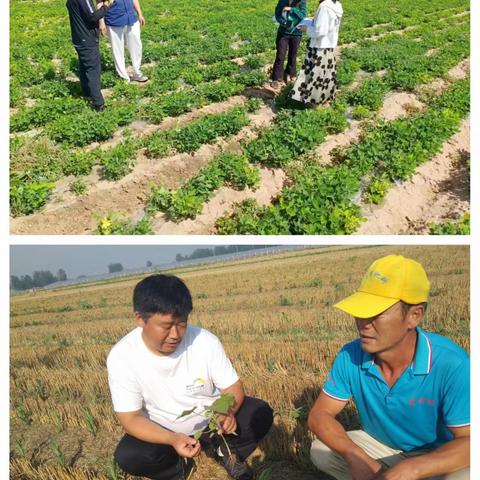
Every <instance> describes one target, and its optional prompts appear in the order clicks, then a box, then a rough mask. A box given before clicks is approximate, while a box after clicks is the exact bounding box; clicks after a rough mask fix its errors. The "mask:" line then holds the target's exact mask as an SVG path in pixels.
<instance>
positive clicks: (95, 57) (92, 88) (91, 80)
mask: <svg viewBox="0 0 480 480" xmlns="http://www.w3.org/2000/svg"><path fill="white" fill-rule="evenodd" d="M75 50H76V51H77V54H78V60H79V62H80V72H79V73H80V84H81V85H82V92H83V94H84V95H85V96H86V97H89V98H90V99H91V101H92V105H93V106H94V107H100V106H101V105H103V103H104V100H103V95H102V92H101V90H100V88H101V87H100V73H101V62H100V49H99V47H98V45H96V46H91V47H90V46H88V47H87V46H85V47H83V46H82V47H78V46H75Z"/></svg>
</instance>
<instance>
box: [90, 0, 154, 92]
mask: <svg viewBox="0 0 480 480" xmlns="http://www.w3.org/2000/svg"><path fill="white" fill-rule="evenodd" d="M144 25H145V18H144V17H143V15H142V10H141V8H140V2H139V0H115V2H114V3H113V5H112V7H111V8H110V9H109V10H108V12H107V13H106V15H105V19H104V20H103V19H102V20H101V21H100V31H101V32H102V33H103V34H106V35H108V38H109V40H110V44H111V46H112V54H113V61H114V63H115V69H116V70H117V73H118V75H119V76H120V77H121V78H123V79H124V80H126V81H127V82H129V81H130V80H133V81H136V82H142V83H143V82H146V81H147V80H148V77H147V76H146V75H143V73H142V71H141V64H142V40H141V38H140V26H142V27H143V26H144ZM125 43H126V44H127V49H128V52H129V53H130V58H131V59H132V67H133V75H132V77H130V76H129V75H128V73H127V69H126V67H125Z"/></svg>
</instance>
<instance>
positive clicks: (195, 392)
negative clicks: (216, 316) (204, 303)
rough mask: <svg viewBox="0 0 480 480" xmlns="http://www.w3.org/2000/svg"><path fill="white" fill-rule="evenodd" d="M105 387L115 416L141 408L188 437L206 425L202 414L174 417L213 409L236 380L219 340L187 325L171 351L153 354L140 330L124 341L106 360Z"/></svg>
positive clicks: (117, 345) (151, 417) (157, 421)
mask: <svg viewBox="0 0 480 480" xmlns="http://www.w3.org/2000/svg"><path fill="white" fill-rule="evenodd" d="M107 368H108V383H109V385H110V392H111V394H112V402H113V409H114V410H115V411H116V412H133V411H136V410H140V409H142V410H143V412H144V415H145V417H147V418H149V419H150V420H152V421H154V422H156V423H158V424H160V425H161V426H162V427H165V428H167V429H169V430H171V431H173V432H179V433H185V434H186V435H192V434H193V433H194V432H196V431H198V430H202V429H203V428H205V427H206V426H207V421H206V420H205V419H204V418H203V417H202V416H200V415H196V414H194V413H193V414H191V415H188V416H186V417H182V418H178V416H179V415H180V414H181V413H182V412H183V411H185V410H190V409H191V408H193V407H195V406H198V407H200V408H197V411H199V412H201V411H202V410H203V409H202V406H209V405H211V404H212V403H213V402H214V401H215V399H216V398H218V396H219V395H220V390H222V389H224V388H228V387H230V386H231V385H233V384H234V383H235V382H236V381H237V380H238V378H239V377H238V375H237V372H236V371H235V369H234V368H233V366H232V364H231V362H230V360H229V359H228V357H227V356H226V354H225V350H224V349H223V346H222V344H221V343H220V340H218V338H217V337H216V336H215V335H213V334H212V333H210V332H209V331H207V330H204V329H203V328H199V327H195V326H193V325H187V329H186V332H185V335H184V337H183V339H182V341H181V342H180V344H179V345H178V347H177V349H176V350H175V352H173V353H171V354H170V355H165V356H160V355H155V354H154V353H152V352H151V351H150V350H148V348H147V346H146V345H145V343H144V341H143V339H142V328H140V327H138V328H136V329H135V330H132V331H131V332H130V333H129V334H127V335H126V336H125V337H123V338H122V339H121V340H120V341H119V342H118V343H117V344H116V345H114V347H113V348H112V350H111V351H110V353H109V355H108V358H107Z"/></svg>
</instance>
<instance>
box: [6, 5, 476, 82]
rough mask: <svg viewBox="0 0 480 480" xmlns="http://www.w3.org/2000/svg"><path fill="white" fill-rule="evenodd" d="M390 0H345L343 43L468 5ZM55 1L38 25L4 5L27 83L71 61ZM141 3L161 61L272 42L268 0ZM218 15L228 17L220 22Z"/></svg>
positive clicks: (211, 59) (20, 9) (150, 51)
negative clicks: (258, 0) (251, 3)
mask: <svg viewBox="0 0 480 480" xmlns="http://www.w3.org/2000/svg"><path fill="white" fill-rule="evenodd" d="M395 3H396V4H395V5H393V4H391V3H390V2H389V3H387V2H383V4H382V7H381V8H378V9H371V5H369V4H368V2H367V1H365V0H363V1H358V2H355V4H352V5H350V4H349V2H348V1H347V2H346V5H345V10H346V12H347V13H349V14H347V15H345V18H344V21H343V25H342V40H343V41H344V42H347V43H348V42H352V41H357V40H359V39H361V38H362V37H364V36H365V29H366V28H369V29H371V32H372V33H379V32H382V31H388V30H389V29H398V28H404V27H405V26H410V25H415V24H418V23H421V22H425V21H428V20H432V19H439V18H442V16H445V15H453V14H455V13H460V12H462V11H464V10H466V9H468V2H466V1H465V0H449V1H448V2H445V1H443V2H441V1H440V0H436V1H431V2H428V1H426V0H420V1H418V2H416V3H415V5H411V2H409V1H408V0H402V1H400V2H395ZM62 7H63V5H60V4H58V3H56V2H53V3H52V4H48V5H43V4H42V6H41V14H43V15H44V18H43V19H42V20H43V21H42V29H37V30H34V29H32V28H31V27H30V25H34V24H35V20H34V18H32V17H33V15H32V11H31V10H30V9H28V8H26V6H25V5H24V4H22V3H21V2H15V3H14V4H13V5H12V35H13V36H14V38H15V39H16V41H15V42H14V43H13V44H12V48H11V62H12V74H13V77H14V78H16V79H17V80H16V81H17V82H18V83H19V84H20V85H23V86H26V85H32V84H35V83H38V82H41V81H43V80H45V79H46V78H52V77H55V76H56V75H57V74H58V75H60V76H66V75H67V74H68V73H69V72H71V71H72V70H74V69H75V60H74V57H73V52H72V48H71V47H70V45H69V38H68V37H69V31H68V24H67V22H63V21H61V20H63V19H60V12H62V16H63V8H62ZM314 8H315V6H314V5H311V6H310V10H311V13H313V10H314ZM143 9H144V13H145V16H146V18H147V19H148V20H149V22H148V26H147V28H145V29H144V31H143V33H142V36H143V40H144V59H145V62H150V61H155V62H158V63H159V64H162V65H164V64H165V63H167V61H171V60H173V59H176V58H177V57H178V56H179V52H182V56H184V57H185V58H186V60H187V61H188V64H190V65H198V64H200V63H203V64H212V63H215V62H218V61H222V60H226V59H229V58H233V57H236V56H237V57H238V56H245V55H249V54H252V53H254V54H255V53H259V52H264V51H266V50H267V49H271V48H272V46H273V43H274V34H275V27H274V25H273V24H272V22H271V21H270V17H271V14H272V11H273V5H270V4H268V3H267V4H265V5H259V6H257V7H256V8H255V9H254V10H252V9H245V8H243V1H242V0H237V1H232V2H230V3H229V4H228V5H222V7H219V8H218V9H216V11H212V10H211V9H207V12H204V11H202V8H198V6H197V5H186V4H179V3H178V2H173V1H172V0H167V1H166V2H165V5H164V9H165V10H164V12H165V13H164V14H163V15H158V8H157V6H156V5H155V4H153V3H152V2H150V1H148V0H147V1H145V2H144V5H143ZM233 13H234V14H233ZM38 14H39V12H38V11H36V12H35V15H38ZM205 15H208V22H205V21H200V20H199V19H200V18H202V19H203V18H204V17H205ZM226 17H228V18H229V22H228V26H227V25H226V22H225V18H226ZM232 32H233V33H232ZM232 37H233V38H232ZM103 50H104V58H105V60H104V62H105V66H106V67H107V69H112V61H111V59H110V54H109V52H108V50H107V49H106V48H104V49H103ZM26 52H28V53H26ZM54 57H56V58H57V59H60V60H61V62H60V64H59V63H58V62H57V63H54V62H53V58H54ZM72 64H73V65H72ZM109 73H110V72H109Z"/></svg>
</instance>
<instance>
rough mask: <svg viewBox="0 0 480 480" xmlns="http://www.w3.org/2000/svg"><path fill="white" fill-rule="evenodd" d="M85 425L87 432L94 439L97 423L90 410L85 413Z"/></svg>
mask: <svg viewBox="0 0 480 480" xmlns="http://www.w3.org/2000/svg"><path fill="white" fill-rule="evenodd" d="M85 425H86V426H87V430H88V431H89V432H90V433H91V434H92V435H93V436H94V437H95V436H96V435H97V432H98V422H97V419H96V418H95V416H94V415H93V414H92V412H91V411H90V410H87V411H86V412H85Z"/></svg>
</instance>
